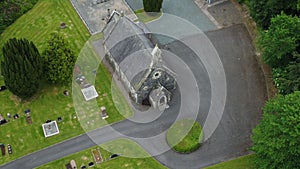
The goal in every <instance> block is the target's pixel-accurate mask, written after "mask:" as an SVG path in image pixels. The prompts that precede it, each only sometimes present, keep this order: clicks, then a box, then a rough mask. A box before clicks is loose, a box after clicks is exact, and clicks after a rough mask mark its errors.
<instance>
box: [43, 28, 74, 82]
mask: <svg viewBox="0 0 300 169" xmlns="http://www.w3.org/2000/svg"><path fill="white" fill-rule="evenodd" d="M43 56H44V60H45V74H46V78H47V79H48V81H50V82H52V83H60V84H63V83H68V82H70V81H71V77H72V72H73V68H74V65H75V62H76V56H75V54H74V52H73V51H72V50H71V48H70V46H69V44H68V42H67V41H66V40H65V39H64V38H63V37H62V36H61V35H59V34H58V33H52V34H51V35H50V39H49V41H48V45H47V47H46V50H45V51H44V53H43Z"/></svg>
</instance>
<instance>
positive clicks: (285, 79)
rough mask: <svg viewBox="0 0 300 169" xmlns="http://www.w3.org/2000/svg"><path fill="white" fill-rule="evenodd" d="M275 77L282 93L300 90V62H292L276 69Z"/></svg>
mask: <svg viewBox="0 0 300 169" xmlns="http://www.w3.org/2000/svg"><path fill="white" fill-rule="evenodd" d="M273 77H274V81H275V84H276V87H277V89H278V90H279V92H280V93H281V94H290V93H292V92H294V91H300V62H298V63H297V62H292V63H290V64H289V65H288V66H287V67H285V68H277V69H274V70H273Z"/></svg>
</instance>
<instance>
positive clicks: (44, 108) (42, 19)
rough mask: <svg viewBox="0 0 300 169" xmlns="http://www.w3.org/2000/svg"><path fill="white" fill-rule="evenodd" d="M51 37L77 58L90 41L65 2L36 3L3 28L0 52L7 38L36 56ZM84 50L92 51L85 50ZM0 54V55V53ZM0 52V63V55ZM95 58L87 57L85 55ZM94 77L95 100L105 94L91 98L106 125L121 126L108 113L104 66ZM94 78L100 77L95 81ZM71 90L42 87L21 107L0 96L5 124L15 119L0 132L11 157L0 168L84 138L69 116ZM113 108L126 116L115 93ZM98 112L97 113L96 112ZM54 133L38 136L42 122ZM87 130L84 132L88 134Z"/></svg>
mask: <svg viewBox="0 0 300 169" xmlns="http://www.w3.org/2000/svg"><path fill="white" fill-rule="evenodd" d="M61 22H64V23H66V25H67V27H66V28H64V29H60V28H59V26H60V24H61ZM54 31H60V32H61V33H62V34H64V35H65V38H66V39H67V40H68V41H69V42H70V45H71V47H72V48H73V49H74V51H75V53H76V54H79V52H80V51H81V49H82V47H83V46H84V44H85V42H86V41H87V40H88V39H89V37H90V35H89V33H88V31H87V29H86V28H85V26H84V24H83V23H82V21H81V20H80V18H79V16H78V15H77V13H76V12H75V10H74V9H73V7H72V5H71V4H70V2H69V1H65V0H51V1H49V0H40V1H39V2H38V3H37V4H36V5H35V6H34V7H33V9H32V10H30V11H29V12H27V13H26V14H25V15H23V16H22V17H20V18H19V19H18V20H17V21H16V22H15V23H14V24H12V25H11V26H9V27H8V28H7V29H6V30H5V31H4V32H3V34H1V37H0V47H1V48H2V45H3V44H4V42H5V41H6V40H8V39H9V38H13V37H17V38H21V37H24V38H27V39H28V40H31V41H33V42H34V43H35V44H36V45H37V47H38V49H39V51H40V52H42V51H43V49H44V48H45V44H46V43H47V42H46V41H47V37H48V35H49V34H50V33H52V32H54ZM86 50H92V49H91V48H87V49H86ZM1 52H2V51H1ZM1 52H0V60H2V59H1V57H2V54H1ZM88 52H89V53H91V54H93V55H92V56H93V57H97V56H96V55H95V53H94V52H93V51H88ZM97 72H98V74H97V76H96V82H97V84H96V86H95V87H96V89H97V90H99V91H100V90H101V91H100V92H99V94H104V93H107V95H108V96H107V97H105V98H103V97H99V98H97V102H98V104H99V105H104V106H106V108H107V110H108V115H109V116H110V117H109V119H108V123H113V122H116V121H120V120H123V119H124V118H125V117H124V116H123V115H121V114H119V112H118V111H117V109H116V108H115V107H114V104H113V101H112V98H111V94H110V92H111V87H110V86H114V85H113V84H112V83H111V75H110V74H109V72H108V71H107V70H106V69H105V67H104V66H102V65H101V66H99V68H98V71H97ZM99 74H100V75H99ZM2 85H4V79H3V77H2V76H0V86H2ZM66 89H67V90H68V91H70V96H65V95H64V94H63V92H64V91H65V90H66ZM71 91H72V89H71V85H70V86H57V85H49V84H42V85H41V87H40V89H39V91H38V93H37V94H36V95H35V96H33V97H32V98H31V99H29V100H26V101H21V102H20V100H19V99H18V98H17V97H15V96H14V95H12V93H11V92H9V91H8V90H5V91H1V92H0V113H1V114H2V115H3V116H4V117H5V118H6V119H8V118H7V116H6V114H7V113H10V114H11V116H13V115H14V114H16V113H17V114H18V115H19V119H13V118H10V119H8V120H9V122H8V123H7V124H5V125H1V126H0V133H1V142H2V143H4V144H5V146H7V145H8V144H10V145H11V146H12V151H13V154H12V155H6V156H4V157H1V158H0V165H1V164H4V163H7V162H9V161H12V160H14V159H16V158H19V157H21V156H24V155H26V154H29V153H32V152H34V151H37V150H40V149H42V148H45V147H48V146H50V145H53V144H56V143H58V142H61V141H64V140H66V139H69V138H72V137H75V136H78V135H80V134H82V133H84V130H83V129H82V126H81V124H80V123H79V121H78V118H77V115H76V113H75V110H74V105H73V99H72V92H71ZM117 94H118V95H120V97H119V98H120V100H119V102H121V103H122V105H123V106H124V107H125V110H126V115H128V116H130V115H132V113H131V110H130V108H129V106H128V105H127V102H126V101H125V100H124V98H123V97H122V95H121V94H120V92H119V91H117ZM25 109H30V110H31V113H30V116H31V120H32V124H28V122H27V120H26V116H25V114H24V110H25ZM99 111H100V107H99ZM58 117H61V118H62V121H61V122H58V127H59V131H60V133H59V134H58V135H55V136H51V137H49V138H45V137H44V134H43V130H42V124H43V123H45V121H46V120H48V119H49V120H52V121H53V120H57V118H58ZM95 127H101V126H99V125H98V126H93V127H92V128H89V129H94V128H95Z"/></svg>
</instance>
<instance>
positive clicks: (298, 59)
mask: <svg viewBox="0 0 300 169" xmlns="http://www.w3.org/2000/svg"><path fill="white" fill-rule="evenodd" d="M258 43H259V45H260V46H261V48H262V51H263V53H262V58H263V60H264V62H265V63H267V64H268V65H270V66H271V67H272V68H273V77H274V81H275V84H276V86H277V88H278V89H279V92H280V93H281V94H289V93H292V92H293V91H297V90H300V73H299V71H300V70H299V66H300V18H299V17H297V16H294V17H292V16H289V15H286V14H284V13H281V14H280V15H277V16H276V17H274V18H272V19H271V25H270V27H269V30H267V31H264V32H262V33H261V35H260V37H259V38H258Z"/></svg>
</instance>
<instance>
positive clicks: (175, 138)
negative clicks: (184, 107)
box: [167, 119, 203, 153]
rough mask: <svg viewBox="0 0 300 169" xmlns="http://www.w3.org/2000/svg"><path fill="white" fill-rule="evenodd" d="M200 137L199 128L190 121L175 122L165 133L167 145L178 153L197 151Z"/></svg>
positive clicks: (200, 131)
mask: <svg viewBox="0 0 300 169" xmlns="http://www.w3.org/2000/svg"><path fill="white" fill-rule="evenodd" d="M202 137H203V132H202V128H201V126H200V125H199V123H198V122H195V121H194V120H191V119H183V120H180V121H178V122H176V123H175V124H173V125H172V126H171V128H170V129H169V130H168V132H167V142H168V144H169V145H170V147H172V148H173V149H174V150H175V151H177V152H180V153H191V152H193V151H195V150H197V149H198V148H199V147H200V142H201V140H202Z"/></svg>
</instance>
